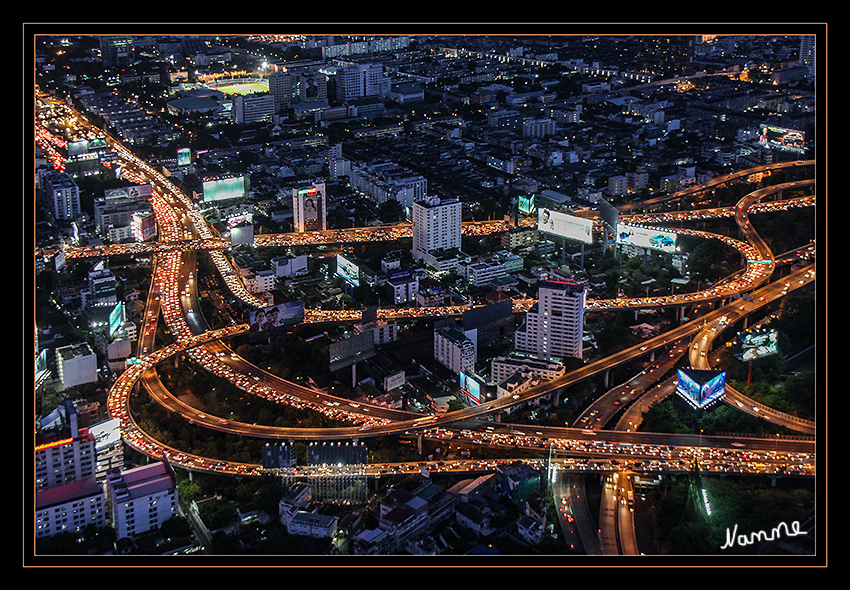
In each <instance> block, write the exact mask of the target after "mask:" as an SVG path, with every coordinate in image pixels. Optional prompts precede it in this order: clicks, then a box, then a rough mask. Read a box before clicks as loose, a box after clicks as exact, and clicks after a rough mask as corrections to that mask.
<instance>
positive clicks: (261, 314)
mask: <svg viewBox="0 0 850 590" xmlns="http://www.w3.org/2000/svg"><path fill="white" fill-rule="evenodd" d="M303 319H304V302H303V301H300V300H299V301H290V302H288V303H281V304H280V305H272V306H271V307H264V308H262V309H258V310H256V311H252V312H251V313H250V314H249V315H248V323H249V324H250V328H249V329H248V331H249V332H255V333H256V332H265V331H266V330H271V329H272V328H277V327H279V326H288V325H290V324H297V323H298V322H300V321H302V320H303Z"/></svg>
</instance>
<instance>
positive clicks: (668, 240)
mask: <svg viewBox="0 0 850 590" xmlns="http://www.w3.org/2000/svg"><path fill="white" fill-rule="evenodd" d="M677 237H678V234H676V233H674V232H671V231H666V230H662V229H657V228H654V227H639V226H636V225H626V224H625V223H618V224H617V243H618V244H623V245H627V246H638V247H640V248H649V249H650V250H658V251H660V252H667V253H668V254H672V253H674V252H675V251H676V238H677Z"/></svg>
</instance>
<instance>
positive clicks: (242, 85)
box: [215, 82, 269, 94]
mask: <svg viewBox="0 0 850 590" xmlns="http://www.w3.org/2000/svg"><path fill="white" fill-rule="evenodd" d="M215 88H216V90H221V91H222V92H224V93H225V94H253V93H254V92H268V91H269V85H268V84H264V83H261V82H235V83H233V84H216V85H215Z"/></svg>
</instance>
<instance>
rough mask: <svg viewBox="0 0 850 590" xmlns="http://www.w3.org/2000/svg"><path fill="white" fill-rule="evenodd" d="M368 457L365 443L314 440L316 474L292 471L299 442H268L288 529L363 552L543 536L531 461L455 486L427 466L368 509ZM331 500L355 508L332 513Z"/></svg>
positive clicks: (268, 463)
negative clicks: (469, 536) (466, 535)
mask: <svg viewBox="0 0 850 590" xmlns="http://www.w3.org/2000/svg"><path fill="white" fill-rule="evenodd" d="M365 455H366V447H365V446H364V445H362V444H358V443H351V444H350V443H314V444H311V445H310V446H309V448H308V453H307V456H308V463H309V464H310V465H311V467H312V470H311V475H308V476H304V475H301V476H293V475H291V473H292V471H291V470H292V468H293V467H295V466H296V460H295V450H294V447H293V446H292V445H291V444H286V443H284V444H267V445H266V446H265V448H264V459H263V463H264V466H265V467H267V468H269V469H273V470H281V471H282V472H283V473H284V474H283V475H282V477H283V481H284V484H285V485H284V487H285V493H284V495H283V497H281V499H280V502H279V505H278V517H279V519H280V522H281V524H282V526H283V527H284V528H285V530H286V531H287V532H288V533H290V534H293V535H300V536H304V537H311V538H313V539H317V540H323V541H325V542H326V543H328V544H329V545H336V544H338V543H339V541H340V540H342V539H345V540H347V542H348V552H349V553H351V554H356V555H374V554H397V553H400V552H407V553H410V554H414V555H421V554H425V555H428V554H441V553H451V552H452V551H453V550H456V549H459V548H460V547H461V545H462V544H463V543H466V542H467V541H462V538H461V533H462V532H463V531H471V532H472V533H474V535H475V536H476V537H477V538H481V539H488V540H496V539H497V538H502V537H503V536H509V537H512V539H513V541H514V542H517V543H519V544H522V543H527V544H530V545H534V544H537V543H538V542H539V541H540V540H541V534H542V532H543V529H544V523H545V517H544V515H543V506H542V505H541V503H540V498H541V496H540V494H539V493H538V492H539V489H540V485H541V479H540V478H541V474H540V472H539V471H538V470H536V469H534V468H532V467H529V466H528V465H526V464H524V463H521V462H515V463H501V462H499V463H498V464H497V465H496V466H495V470H494V471H493V472H491V473H487V474H484V475H480V474H476V473H470V475H469V477H461V478H459V479H458V481H457V482H456V483H454V484H453V485H451V486H450V487H444V486H440V485H438V484H437V483H435V482H434V481H433V480H432V479H431V474H430V472H429V470H428V468H427V467H422V468H421V469H420V470H419V471H418V472H417V473H415V474H408V475H407V477H399V478H394V479H393V481H392V482H391V483H390V484H388V485H387V486H386V487H385V488H383V489H382V491H381V492H380V493H379V494H378V499H377V501H374V502H371V503H370V504H369V506H370V508H369V509H368V510H364V509H363V506H364V505H365V503H364V500H365V493H366V484H365V479H366V476H365ZM325 465H336V466H337V467H336V469H335V470H334V475H333V476H330V475H327V474H324V473H323V472H322V469H321V467H322V466H325ZM423 465H424V464H423ZM506 500H507V501H506ZM328 502H332V503H336V504H338V505H341V506H343V507H344V506H350V507H351V510H348V511H346V510H344V509H343V510H340V509H339V508H337V509H335V510H333V511H328V510H327V509H326V508H327V503H328ZM511 506H512V507H513V508H509V507H511ZM497 521H498V522H499V523H500V524H499V525H498V526H497V525H496V522H497ZM505 522H509V523H510V524H508V525H505V524H504V523H505Z"/></svg>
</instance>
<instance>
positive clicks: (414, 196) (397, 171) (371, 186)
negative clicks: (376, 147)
mask: <svg viewBox="0 0 850 590" xmlns="http://www.w3.org/2000/svg"><path fill="white" fill-rule="evenodd" d="M349 182H350V183H351V186H352V188H354V189H355V190H357V191H359V192H361V193H363V194H364V195H366V196H368V197H369V198H370V199H373V200H374V201H375V202H377V203H383V202H384V201H398V202H399V203H401V206H402V207H404V208H405V209H407V208H409V207H411V206H412V205H413V203H414V202H415V201H419V200H422V199H424V198H425V197H426V193H427V191H428V180H427V179H426V178H425V177H424V176H422V175H420V174H415V173H413V172H411V171H410V170H408V169H406V168H404V167H402V166H399V165H398V164H396V163H394V162H377V163H371V164H352V165H351V167H350V173H349Z"/></svg>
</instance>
